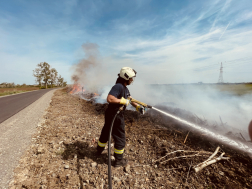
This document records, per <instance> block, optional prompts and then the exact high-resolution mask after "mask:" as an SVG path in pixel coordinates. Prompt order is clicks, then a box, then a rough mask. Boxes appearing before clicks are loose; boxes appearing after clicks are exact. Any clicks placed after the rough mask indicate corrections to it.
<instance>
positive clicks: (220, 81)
mask: <svg viewBox="0 0 252 189" xmlns="http://www.w3.org/2000/svg"><path fill="white" fill-rule="evenodd" d="M218 83H224V81H223V66H222V62H221V67H220V76H219V80H218Z"/></svg>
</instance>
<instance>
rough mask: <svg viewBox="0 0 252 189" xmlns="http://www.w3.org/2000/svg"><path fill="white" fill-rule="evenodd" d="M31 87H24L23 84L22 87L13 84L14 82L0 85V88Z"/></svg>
mask: <svg viewBox="0 0 252 189" xmlns="http://www.w3.org/2000/svg"><path fill="white" fill-rule="evenodd" d="M27 86H28V87H33V86H32V85H26V84H25V83H23V84H22V85H20V84H15V83H14V82H12V83H8V82H3V83H0V88H15V87H27Z"/></svg>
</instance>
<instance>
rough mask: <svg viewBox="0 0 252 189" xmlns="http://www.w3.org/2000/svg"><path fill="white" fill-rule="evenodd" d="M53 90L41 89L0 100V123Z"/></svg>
mask: <svg viewBox="0 0 252 189" xmlns="http://www.w3.org/2000/svg"><path fill="white" fill-rule="evenodd" d="M50 90H53V89H41V90H37V91H32V92H27V93H21V94H16V95H10V96H6V97H1V98H0V123H2V122H3V121H5V120H6V119H8V118H10V117H11V116H13V115H15V114H16V113H18V112H19V111H20V110H22V109H24V108H25V107H27V106H28V105H30V104H31V103H33V102H34V101H36V100H37V99H39V98H40V97H41V96H43V95H44V94H45V93H47V92H48V91H50Z"/></svg>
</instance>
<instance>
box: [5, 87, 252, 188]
mask: <svg viewBox="0 0 252 189" xmlns="http://www.w3.org/2000/svg"><path fill="white" fill-rule="evenodd" d="M106 107H107V105H106V104H94V103H92V101H86V100H83V99H80V98H79V97H78V96H75V95H70V94H69V93H67V90H66V89H65V90H62V89H60V90H57V91H56V92H55V93H54V96H53V98H52V101H51V103H50V107H49V108H48V110H47V113H46V114H45V116H44V118H45V121H44V122H43V123H41V124H39V125H38V133H37V134H36V135H35V136H34V137H33V141H32V144H31V146H30V148H29V149H28V150H27V152H26V153H25V154H24V156H23V157H22V158H21V160H20V164H19V166H18V167H17V168H16V170H15V176H14V177H15V180H14V181H13V182H12V183H11V185H10V188H11V189H12V188H13V189H14V188H81V189H83V188H108V187H107V186H108V175H107V159H108V156H107V152H104V154H103V155H102V156H101V157H96V155H95V152H96V143H97V140H98V137H99V135H100V132H101V129H102V126H103V124H104V111H105V109H106ZM176 111H178V110H177V109H174V110H173V112H171V113H174V114H176ZM184 116H185V117H188V116H189V114H187V113H185V114H184ZM190 119H192V120H193V119H194V117H193V115H192V116H191V118H190ZM198 121H200V120H198ZM125 122H126V147H125V157H126V158H127V159H128V160H129V162H130V163H129V166H127V167H126V168H117V169H114V168H112V175H113V176H112V177H113V188H146V189H147V188H153V189H154V188H237V189H239V188H252V176H251V174H252V171H251V167H252V163H251V158H250V157H248V156H247V155H246V154H244V153H241V152H237V151H234V150H232V149H229V148H228V147H227V146H225V145H222V144H218V143H217V142H215V141H212V140H209V139H208V138H207V137H206V136H203V135H201V134H197V133H194V132H189V130H187V129H185V127H183V125H181V124H180V123H178V122H176V121H174V120H172V119H171V118H167V117H162V116H161V115H159V114H157V113H155V112H153V111H149V112H148V113H147V114H145V115H139V114H138V113H137V112H136V111H131V110H127V111H126V112H125ZM200 124H201V125H204V124H205V123H204V120H203V121H202V123H200ZM239 140H243V139H241V138H239ZM218 146H220V147H221V150H220V152H219V153H218V154H217V155H216V157H219V156H220V155H221V154H222V153H223V152H226V153H225V155H224V156H225V157H228V158H230V159H228V160H221V161H218V162H217V163H213V164H211V165H209V166H207V167H205V168H203V169H202V170H201V171H199V172H198V173H196V172H195V171H194V167H195V166H196V165H197V164H200V163H202V162H203V161H205V160H206V159H208V158H209V157H210V156H211V154H212V153H213V152H214V151H215V149H216V148H217V147H218Z"/></svg>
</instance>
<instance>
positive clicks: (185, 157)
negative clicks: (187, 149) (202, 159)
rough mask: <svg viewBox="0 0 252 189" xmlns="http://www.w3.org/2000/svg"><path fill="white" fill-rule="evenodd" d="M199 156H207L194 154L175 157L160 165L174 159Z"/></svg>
mask: <svg viewBox="0 0 252 189" xmlns="http://www.w3.org/2000/svg"><path fill="white" fill-rule="evenodd" d="M199 156H206V154H193V155H186V156H179V157H174V158H169V159H167V160H165V161H163V162H160V164H164V163H166V162H167V161H170V160H174V159H180V158H189V157H199Z"/></svg>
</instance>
